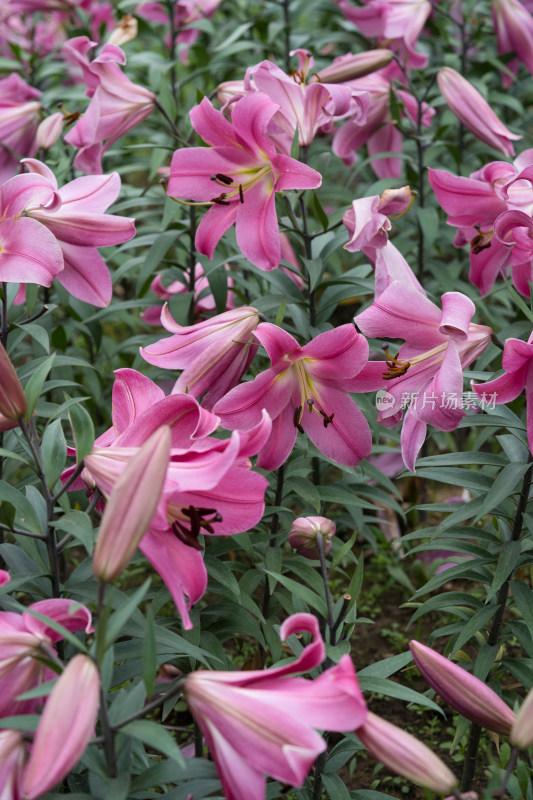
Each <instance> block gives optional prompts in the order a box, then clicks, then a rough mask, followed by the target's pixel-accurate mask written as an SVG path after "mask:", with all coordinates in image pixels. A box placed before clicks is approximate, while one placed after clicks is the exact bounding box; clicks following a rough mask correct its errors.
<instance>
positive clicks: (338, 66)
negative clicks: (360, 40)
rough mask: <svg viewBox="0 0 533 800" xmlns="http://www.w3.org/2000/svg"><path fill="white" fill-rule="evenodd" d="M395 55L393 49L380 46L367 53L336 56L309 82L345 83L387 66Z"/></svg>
mask: <svg viewBox="0 0 533 800" xmlns="http://www.w3.org/2000/svg"><path fill="white" fill-rule="evenodd" d="M393 56H394V53H393V52H392V50H386V49H380V48H377V49H376V50H369V51H368V52H367V53H357V55H352V54H351V53H348V54H347V55H345V56H341V57H340V58H336V59H335V61H334V62H333V64H330V66H329V67H325V68H324V69H321V70H320V72H317V73H314V74H313V77H312V78H311V79H310V81H309V82H310V83H312V81H313V80H315V81H320V83H344V82H345V81H353V80H356V79H357V78H363V77H364V76H365V75H369V74H370V73H371V72H376V71H377V70H378V69H383V67H386V66H387V64H390V62H391V61H392V59H393Z"/></svg>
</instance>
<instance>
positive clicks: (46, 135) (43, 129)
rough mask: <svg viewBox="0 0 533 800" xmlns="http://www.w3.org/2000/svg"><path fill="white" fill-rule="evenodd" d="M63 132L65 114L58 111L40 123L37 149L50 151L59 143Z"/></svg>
mask: <svg viewBox="0 0 533 800" xmlns="http://www.w3.org/2000/svg"><path fill="white" fill-rule="evenodd" d="M62 130H63V114H62V113H61V111H58V112H57V113H56V114H52V115H51V116H49V117H46V119H43V121H42V122H41V123H40V125H39V127H38V128H37V149H38V150H49V149H50V148H51V147H52V145H53V144H55V143H56V142H57V140H58V139H59V137H60V136H61V132H62Z"/></svg>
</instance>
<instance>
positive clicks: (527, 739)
mask: <svg viewBox="0 0 533 800" xmlns="http://www.w3.org/2000/svg"><path fill="white" fill-rule="evenodd" d="M509 741H510V742H511V744H512V746H513V747H518V749H519V750H527V749H528V748H529V747H531V745H532V744H533V689H531V690H530V692H529V694H528V695H527V697H526V699H525V700H524V702H523V703H522V705H521V706H520V711H519V712H518V714H517V715H516V719H515V721H514V724H513V727H512V728H511V733H510V735H509Z"/></svg>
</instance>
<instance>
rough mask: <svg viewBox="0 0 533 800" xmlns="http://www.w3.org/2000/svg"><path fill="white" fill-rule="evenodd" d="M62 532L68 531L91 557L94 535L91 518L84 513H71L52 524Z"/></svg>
mask: <svg viewBox="0 0 533 800" xmlns="http://www.w3.org/2000/svg"><path fill="white" fill-rule="evenodd" d="M50 524H51V525H52V526H53V527H54V528H58V530H60V531H66V533H70V534H71V535H72V536H74V537H75V538H76V539H77V540H78V541H79V542H81V543H82V545H83V546H84V548H85V549H86V551H87V554H88V555H89V556H90V555H92V552H93V546H94V533H93V525H92V522H91V520H90V518H89V517H88V516H87V514H85V513H84V512H83V511H69V512H68V514H64V515H63V516H62V517H60V518H59V519H58V520H56V521H54V522H51V523H50Z"/></svg>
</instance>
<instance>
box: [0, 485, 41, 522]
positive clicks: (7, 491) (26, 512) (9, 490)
mask: <svg viewBox="0 0 533 800" xmlns="http://www.w3.org/2000/svg"><path fill="white" fill-rule="evenodd" d="M0 497H1V498H2V500H4V501H6V502H8V503H11V505H13V506H14V507H15V509H16V516H15V526H16V527H17V528H25V530H27V531H32V532H33V533H42V528H41V523H40V521H39V517H38V515H37V514H36V512H35V510H34V508H33V506H32V504H31V503H30V502H29V501H28V500H27V499H26V497H25V496H24V495H23V494H22V492H19V491H18V489H15V487H14V486H11V485H10V484H9V483H6V482H5V481H0Z"/></svg>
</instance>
